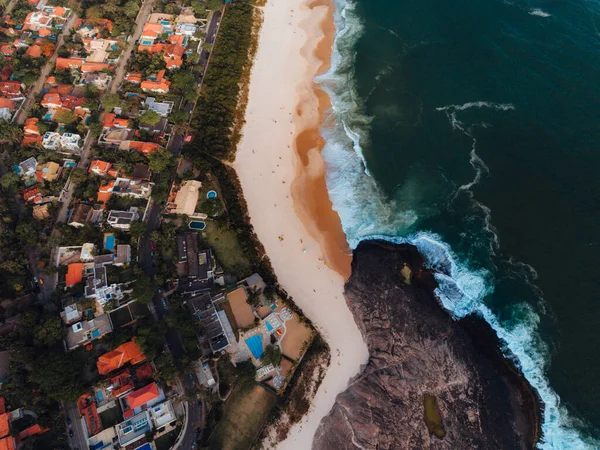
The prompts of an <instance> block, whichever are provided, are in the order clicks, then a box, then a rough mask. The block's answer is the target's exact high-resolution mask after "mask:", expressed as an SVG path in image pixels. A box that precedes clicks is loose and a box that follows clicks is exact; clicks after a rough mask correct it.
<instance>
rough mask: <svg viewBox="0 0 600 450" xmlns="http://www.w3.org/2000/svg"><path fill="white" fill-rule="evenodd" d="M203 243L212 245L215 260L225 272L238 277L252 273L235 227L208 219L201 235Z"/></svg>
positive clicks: (250, 264)
mask: <svg viewBox="0 0 600 450" xmlns="http://www.w3.org/2000/svg"><path fill="white" fill-rule="evenodd" d="M202 240H203V241H204V242H203V244H204V245H205V246H208V247H212V248H213V249H214V251H215V255H216V257H217V260H218V261H219V262H220V263H221V265H222V266H223V268H224V269H225V271H226V272H229V273H232V274H233V275H235V276H236V277H238V278H244V277H247V276H248V275H251V274H252V263H251V262H250V261H249V260H248V258H247V256H246V254H245V252H244V250H243V249H242V246H241V244H240V242H239V241H238V234H237V233H236V231H235V229H233V228H232V227H231V226H229V225H228V224H226V223H218V222H213V221H209V222H207V223H206V232H205V233H203V235H202Z"/></svg>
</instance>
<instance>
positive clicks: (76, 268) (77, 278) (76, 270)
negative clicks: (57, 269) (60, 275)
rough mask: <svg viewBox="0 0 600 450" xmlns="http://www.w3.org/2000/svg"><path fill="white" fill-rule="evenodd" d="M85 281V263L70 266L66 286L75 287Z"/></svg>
mask: <svg viewBox="0 0 600 450" xmlns="http://www.w3.org/2000/svg"><path fill="white" fill-rule="evenodd" d="M82 280H83V263H73V264H69V268H68V271H67V276H66V286H67V287H71V286H75V285H76V284H77V283H81V281H82Z"/></svg>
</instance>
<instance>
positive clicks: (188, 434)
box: [173, 377, 204, 450]
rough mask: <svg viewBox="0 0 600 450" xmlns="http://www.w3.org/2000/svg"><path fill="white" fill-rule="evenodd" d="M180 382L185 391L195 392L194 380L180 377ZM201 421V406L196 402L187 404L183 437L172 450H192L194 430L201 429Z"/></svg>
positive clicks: (195, 435) (195, 434)
mask: <svg viewBox="0 0 600 450" xmlns="http://www.w3.org/2000/svg"><path fill="white" fill-rule="evenodd" d="M181 381H182V382H183V386H184V389H185V390H186V391H188V392H192V391H195V390H196V383H195V378H194V380H192V379H190V377H182V378H181ZM202 403H204V402H202ZM203 419H204V416H203V405H198V401H192V402H188V415H187V417H186V425H185V435H184V436H183V438H182V440H181V442H180V444H179V446H178V447H174V448H173V450H177V449H182V450H188V449H191V448H192V443H193V442H196V437H197V433H196V430H197V429H198V428H202V425H203ZM196 447H197V446H196Z"/></svg>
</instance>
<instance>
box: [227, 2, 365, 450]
mask: <svg viewBox="0 0 600 450" xmlns="http://www.w3.org/2000/svg"><path fill="white" fill-rule="evenodd" d="M330 8H331V6H330V5H329V4H328V3H327V2H325V1H322V0H317V1H316V2H315V1H313V2H311V1H309V0H290V1H287V2H278V1H274V0H269V1H267V4H266V6H265V7H264V8H262V9H263V12H264V22H263V25H262V29H261V33H260V42H259V49H258V52H257V55H256V58H255V61H254V66H253V70H252V78H251V83H250V91H249V99H248V106H247V110H246V125H245V127H244V131H243V138H242V140H241V142H240V145H239V147H238V154H237V159H236V162H235V164H234V167H235V169H236V171H237V173H238V175H239V178H240V181H241V183H242V188H243V191H244V196H245V198H246V201H247V203H248V208H249V212H250V216H251V220H252V224H253V225H254V228H255V231H256V233H257V234H258V237H259V238H260V240H261V241H262V243H263V245H264V247H265V249H266V251H267V253H268V255H269V258H270V259H271V262H272V264H273V267H274V269H275V272H276V274H277V277H278V279H279V282H280V283H281V285H282V286H283V287H284V289H285V290H286V291H287V292H288V293H289V294H290V295H291V296H292V297H293V298H294V301H295V302H296V303H297V304H298V306H300V307H301V308H302V309H303V311H304V313H305V314H306V315H307V316H308V317H309V318H310V319H311V320H312V321H313V323H314V324H315V325H316V326H317V328H318V329H319V330H320V331H321V332H322V334H323V336H324V337H325V339H326V340H327V342H328V343H329V345H330V347H331V356H332V359H331V366H330V368H329V370H328V372H327V375H326V376H325V379H324V380H323V383H322V385H321V387H320V389H319V391H318V392H317V394H316V397H315V400H314V403H313V405H312V408H311V411H310V413H309V414H308V415H307V416H306V417H305V418H304V420H303V421H302V422H301V423H300V424H299V425H296V426H295V427H294V428H293V429H292V430H291V432H290V435H289V437H288V438H287V439H286V440H285V441H284V442H282V443H281V444H280V445H279V446H278V448H282V449H298V448H310V446H311V442H312V437H313V435H314V432H315V430H316V428H317V426H318V424H319V422H320V420H321V419H322V417H323V416H324V415H326V414H327V413H328V412H329V410H330V409H331V406H332V405H333V403H334V400H335V397H336V395H337V394H338V393H339V392H341V391H342V390H344V389H345V387H346V386H347V384H348V380H349V379H350V378H352V377H353V376H354V375H356V374H357V373H358V371H359V370H360V366H361V365H362V364H364V363H366V361H367V357H368V354H367V349H366V346H365V344H364V342H363V339H362V336H361V334H360V331H359V329H358V327H357V326H356V324H355V322H354V319H353V317H352V314H351V313H350V311H349V310H348V307H347V306H346V303H345V300H344V297H343V287H344V280H345V278H346V277H347V276H348V275H349V273H350V250H349V249H348V246H347V244H346V241H345V237H344V234H343V232H342V229H341V225H340V221H339V217H338V216H337V214H336V213H335V212H334V211H333V210H332V209H331V202H330V201H329V197H328V196H327V191H326V188H325V178H324V164H323V160H322V158H321V156H320V149H321V147H322V144H323V142H322V138H321V137H320V135H319V132H318V129H319V126H320V125H321V123H322V121H323V113H324V112H325V111H327V109H328V108H329V99H328V98H327V95H325V94H324V93H323V92H322V91H320V90H319V89H317V87H316V86H315V85H314V83H313V79H314V77H315V75H317V74H318V73H321V72H322V71H324V70H327V68H328V65H329V57H330V53H331V45H332V42H333V32H334V25H333V17H332V11H331V9H330Z"/></svg>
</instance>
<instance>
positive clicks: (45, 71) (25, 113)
mask: <svg viewBox="0 0 600 450" xmlns="http://www.w3.org/2000/svg"><path fill="white" fill-rule="evenodd" d="M75 20H77V14H73V15H72V16H71V17H70V18H69V20H68V21H67V23H66V24H65V26H64V28H63V31H62V33H61V34H60V36H59V37H58V42H57V43H56V49H55V50H54V53H53V54H52V56H51V57H50V59H49V60H48V61H47V62H46V64H45V65H44V67H43V68H42V71H41V73H40V76H39V77H38V80H37V82H36V83H35V85H34V86H33V88H32V89H31V91H30V92H29V95H28V96H27V99H25V102H23V105H22V106H21V108H19V111H18V112H17V114H16V115H15V117H14V119H13V122H14V123H15V124H17V125H23V123H24V122H25V119H27V117H29V108H31V104H32V103H33V102H34V101H35V97H36V96H37V95H38V94H39V93H40V92H42V89H43V87H44V83H46V79H47V78H48V76H49V75H50V73H51V72H52V70H54V65H55V64H56V58H58V50H59V49H60V47H61V46H62V44H63V42H64V36H66V35H67V34H69V32H70V31H71V28H72V27H73V24H74V23H75Z"/></svg>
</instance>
